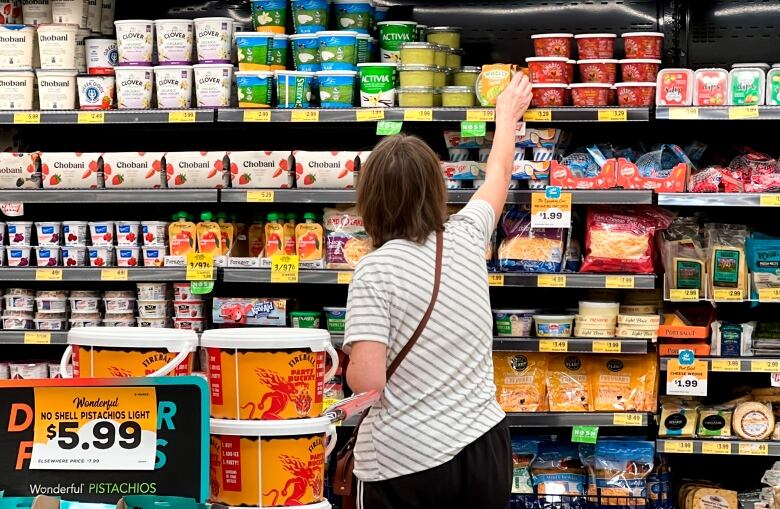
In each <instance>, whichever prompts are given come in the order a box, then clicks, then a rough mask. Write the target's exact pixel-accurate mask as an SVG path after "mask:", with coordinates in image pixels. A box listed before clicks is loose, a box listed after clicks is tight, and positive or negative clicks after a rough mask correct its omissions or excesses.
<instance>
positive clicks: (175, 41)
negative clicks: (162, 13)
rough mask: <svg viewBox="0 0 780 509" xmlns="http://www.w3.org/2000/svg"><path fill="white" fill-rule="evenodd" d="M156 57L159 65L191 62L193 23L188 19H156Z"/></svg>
mask: <svg viewBox="0 0 780 509" xmlns="http://www.w3.org/2000/svg"><path fill="white" fill-rule="evenodd" d="M154 25H155V30H156V32H157V59H158V61H159V64H160V65H183V64H190V63H192V41H193V23H192V20H189V19H157V20H155V21H154Z"/></svg>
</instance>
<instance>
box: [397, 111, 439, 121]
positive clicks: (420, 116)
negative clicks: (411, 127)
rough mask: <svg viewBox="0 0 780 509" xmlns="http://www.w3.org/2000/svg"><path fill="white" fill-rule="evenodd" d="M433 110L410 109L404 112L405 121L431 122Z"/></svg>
mask: <svg viewBox="0 0 780 509" xmlns="http://www.w3.org/2000/svg"><path fill="white" fill-rule="evenodd" d="M432 120H433V110H429V109H425V108H410V109H407V110H404V121H407V122H431V121H432Z"/></svg>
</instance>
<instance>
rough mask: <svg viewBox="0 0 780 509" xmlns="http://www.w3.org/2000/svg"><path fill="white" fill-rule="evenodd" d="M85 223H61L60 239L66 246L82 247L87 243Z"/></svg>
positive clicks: (86, 225)
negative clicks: (61, 238)
mask: <svg viewBox="0 0 780 509" xmlns="http://www.w3.org/2000/svg"><path fill="white" fill-rule="evenodd" d="M87 227H88V224H87V222H86V221H63V222H62V237H63V239H64V240H65V245H66V246H83V245H86V243H87Z"/></svg>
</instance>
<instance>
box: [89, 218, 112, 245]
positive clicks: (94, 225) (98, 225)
mask: <svg viewBox="0 0 780 509" xmlns="http://www.w3.org/2000/svg"><path fill="white" fill-rule="evenodd" d="M89 236H90V239H91V240H92V245H93V246H112V245H113V244H114V222H113V221H90V222H89Z"/></svg>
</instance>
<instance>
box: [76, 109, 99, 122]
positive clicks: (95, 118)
mask: <svg viewBox="0 0 780 509" xmlns="http://www.w3.org/2000/svg"><path fill="white" fill-rule="evenodd" d="M76 122H78V123H79V124H105V122H106V114H105V113H104V112H102V111H81V112H79V114H78V117H77V118H76Z"/></svg>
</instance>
